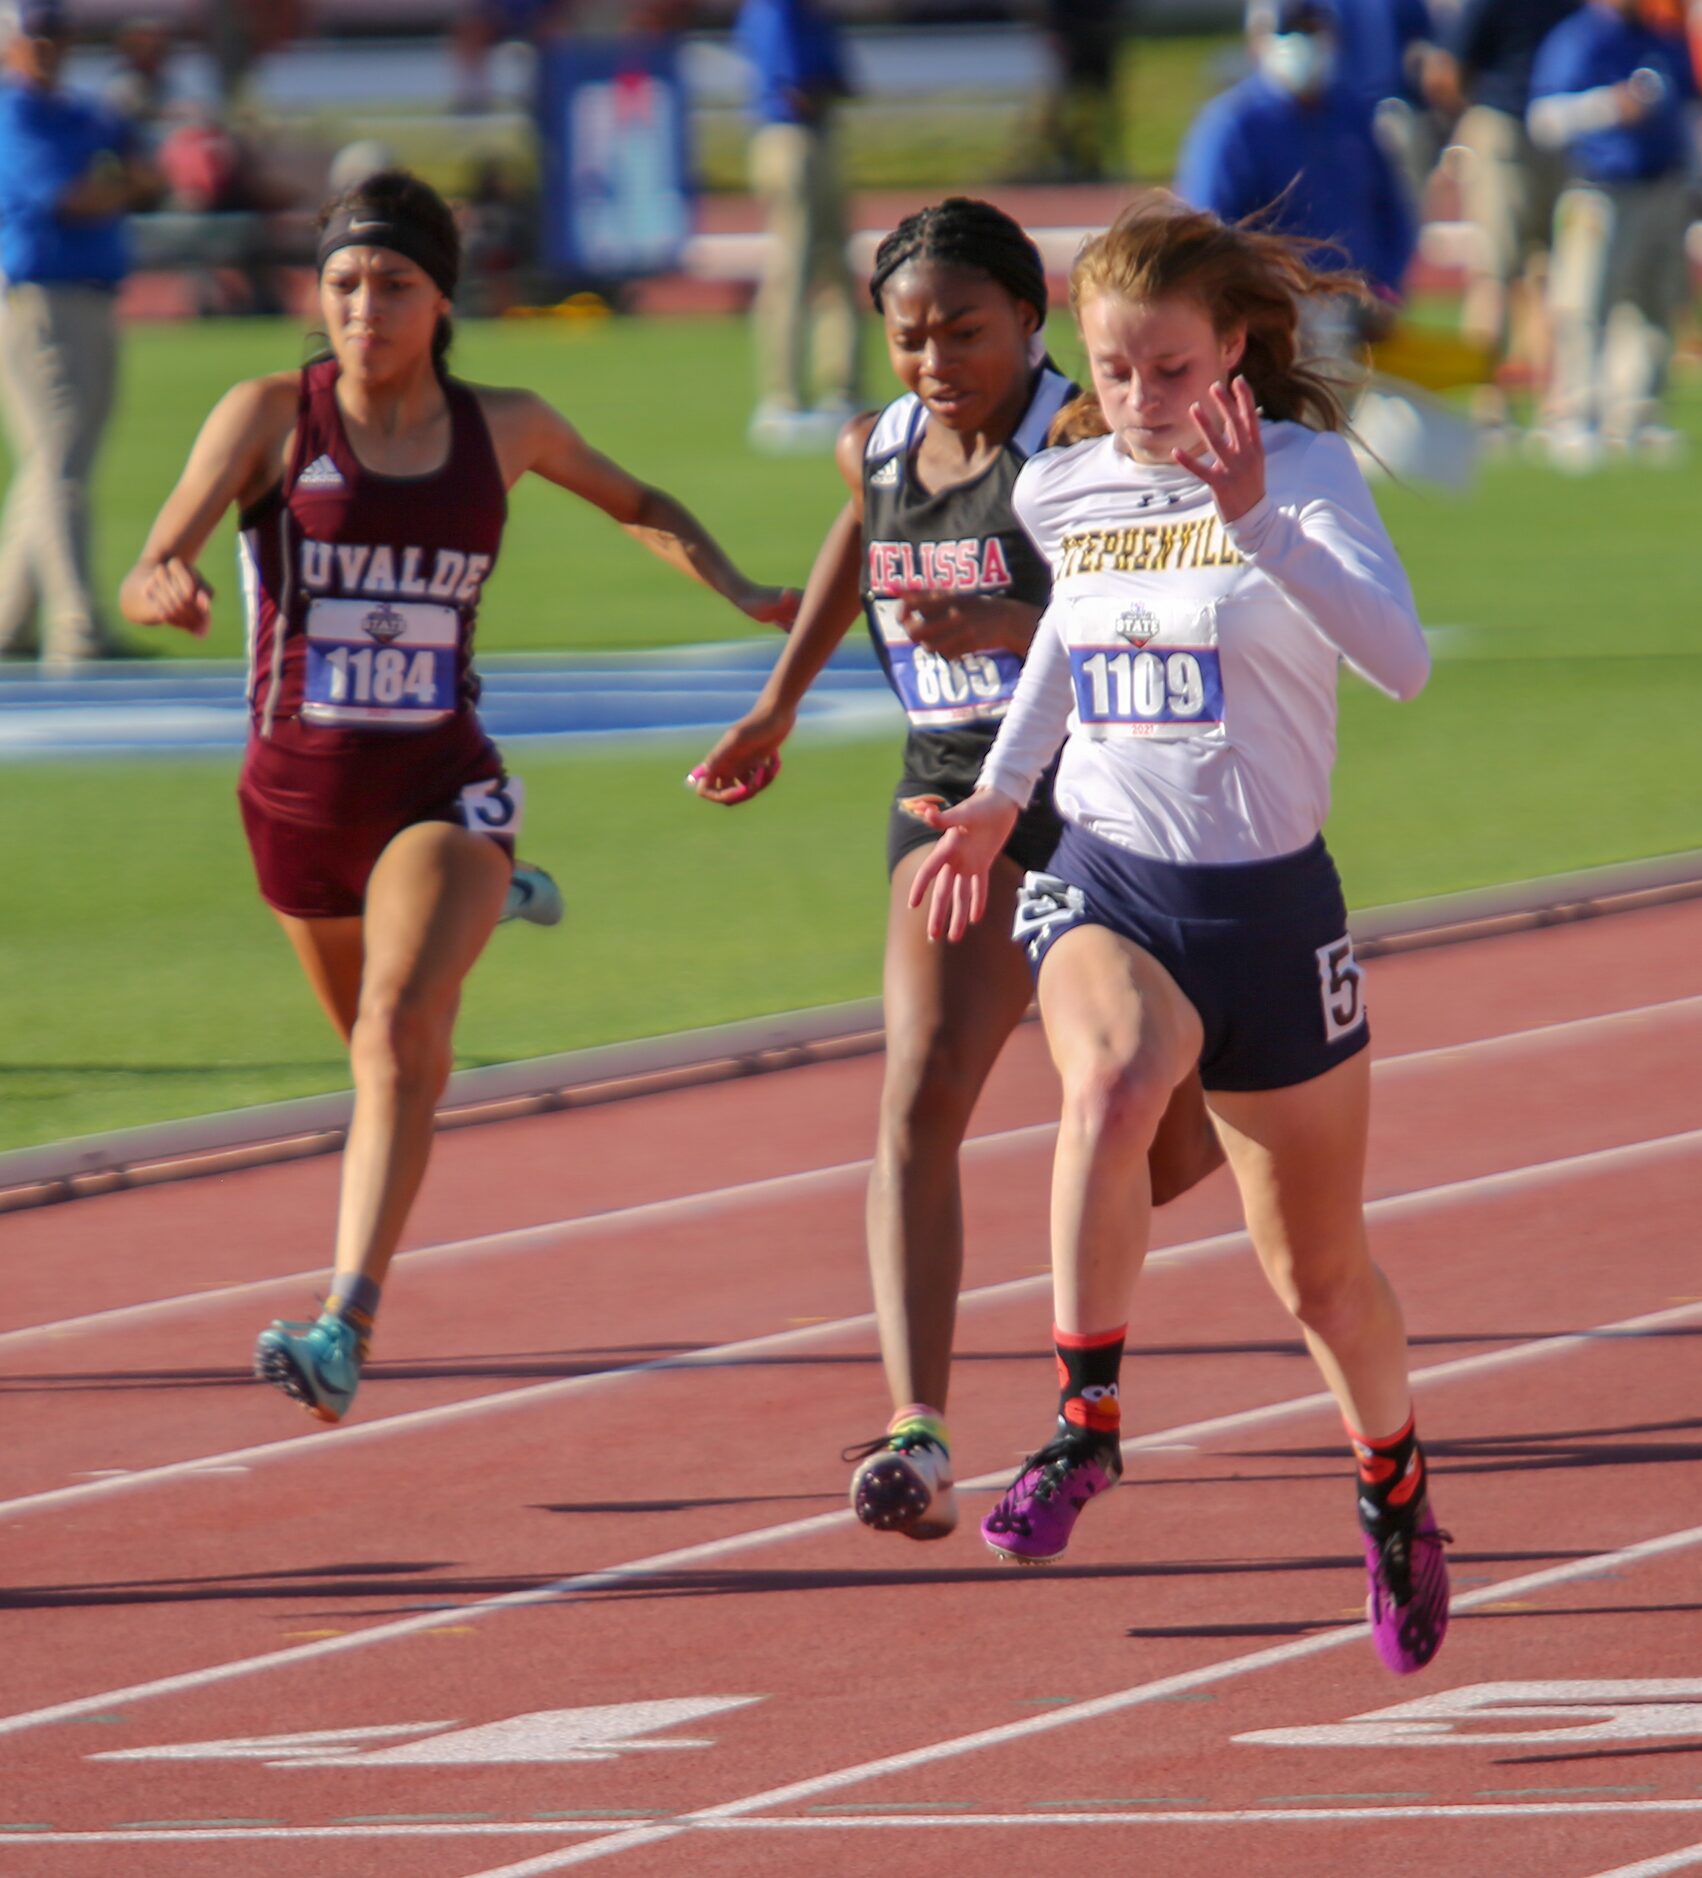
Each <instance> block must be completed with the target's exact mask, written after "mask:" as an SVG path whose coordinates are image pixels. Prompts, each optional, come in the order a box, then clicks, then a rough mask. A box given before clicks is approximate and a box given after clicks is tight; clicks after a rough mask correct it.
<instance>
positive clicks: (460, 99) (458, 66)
mask: <svg viewBox="0 0 1702 1878" xmlns="http://www.w3.org/2000/svg"><path fill="white" fill-rule="evenodd" d="M568 12H569V4H568V0H463V4H462V5H461V6H460V7H459V8H457V10H456V13H455V23H454V26H453V28H452V37H453V43H454V48H455V109H456V110H457V111H461V112H466V113H475V112H479V111H486V110H489V108H490V101H491V100H490V84H489V79H488V76H487V66H488V62H489V59H490V55H491V52H492V50H493V48H495V47H496V46H499V45H501V44H502V43H503V41H504V40H508V39H524V40H533V39H536V38H538V37H539V36H540V35H541V34H544V33H548V32H553V31H554V30H555V28H556V27H558V26H559V25H561V24H562V23H563V22H564V21H565V19H566V18H567V15H568Z"/></svg>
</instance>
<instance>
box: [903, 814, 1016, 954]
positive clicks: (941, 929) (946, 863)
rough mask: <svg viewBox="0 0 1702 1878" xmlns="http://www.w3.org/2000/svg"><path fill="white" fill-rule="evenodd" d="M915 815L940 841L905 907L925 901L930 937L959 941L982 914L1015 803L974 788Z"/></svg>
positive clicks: (921, 869) (1012, 821)
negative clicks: (949, 804)
mask: <svg viewBox="0 0 1702 1878" xmlns="http://www.w3.org/2000/svg"><path fill="white" fill-rule="evenodd" d="M917 812H918V813H919V814H920V815H921V817H922V819H923V820H924V821H925V822H926V823H927V824H928V826H929V827H930V828H937V829H939V831H940V834H941V839H940V840H938V841H936V842H935V843H934V845H933V847H932V848H931V849H930V850H929V852H928V856H927V859H926V860H924V861H923V863H922V865H921V866H920V867H919V868H918V869H917V870H916V878H915V879H914V880H913V881H911V883H910V904H911V905H912V906H914V907H920V906H921V904H922V902H923V901H924V900H925V899H926V900H928V937H929V938H930V939H961V938H962V937H963V935H964V934H965V933H966V932H968V930H969V929H970V927H971V926H973V925H974V924H975V922H976V921H977V920H978V919H979V918H980V917H981V915H982V914H983V913H985V912H986V910H987V875H988V873H989V871H990V870H991V868H992V865H993V863H994V861H995V860H996V859H997V858H998V855H999V850H1000V849H1001V848H1002V847H1003V846H1004V845H1005V843H1006V842H1007V841H1008V840H1009V839H1010V833H1011V830H1012V829H1013V828H1014V827H1015V826H1016V818H1017V805H1016V804H1015V803H1014V802H1013V801H1012V800H1011V799H1010V797H1009V796H1002V795H1000V794H998V792H997V791H996V790H992V789H977V790H976V792H975V793H974V795H972V796H971V797H969V799H968V800H967V801H965V802H960V803H959V804H958V805H957V807H956V808H954V809H937V808H935V807H934V806H933V805H932V804H931V803H926V802H924V803H920V804H918V805H917ZM930 888H931V889H932V898H931V899H930V898H929V889H930Z"/></svg>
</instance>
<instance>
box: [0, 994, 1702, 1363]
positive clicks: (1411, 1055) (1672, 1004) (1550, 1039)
mask: <svg viewBox="0 0 1702 1878" xmlns="http://www.w3.org/2000/svg"><path fill="white" fill-rule="evenodd" d="M1697 1015H1702V995H1698V996H1695V997H1686V998H1667V999H1664V1000H1662V1001H1661V1002H1660V1003H1657V1004H1642V1005H1636V1006H1634V1007H1632V1008H1630V1009H1627V1010H1623V1011H1606V1012H1603V1013H1601V1014H1600V1015H1598V1016H1594V1017H1573V1018H1565V1019H1562V1020H1561V1021H1559V1022H1556V1023H1552V1024H1537V1025H1533V1026H1532V1027H1531V1028H1529V1029H1527V1030H1510V1031H1505V1032H1502V1033H1501V1034H1499V1035H1497V1036H1493V1037H1477V1038H1474V1039H1472V1040H1470V1041H1469V1042H1466V1043H1446V1044H1438V1045H1436V1046H1434V1047H1430V1048H1426V1049H1423V1050H1409V1051H1406V1052H1404V1053H1403V1054H1401V1055H1398V1056H1387V1057H1379V1058H1378V1059H1377V1061H1376V1062H1375V1063H1374V1064H1373V1065H1372V1072H1373V1074H1374V1075H1376V1076H1379V1077H1382V1078H1384V1079H1385V1080H1386V1079H1387V1078H1388V1077H1390V1076H1395V1077H1399V1076H1402V1075H1404V1074H1406V1073H1408V1072H1410V1071H1411V1070H1413V1069H1417V1068H1421V1067H1423V1066H1424V1065H1426V1064H1435V1063H1438V1062H1441V1061H1442V1060H1444V1059H1459V1060H1463V1061H1467V1062H1469V1061H1470V1060H1471V1059H1473V1058H1474V1057H1475V1056H1477V1055H1479V1054H1480V1053H1483V1052H1488V1051H1495V1052H1499V1051H1515V1052H1516V1051H1518V1050H1521V1049H1525V1048H1529V1047H1531V1046H1538V1047H1541V1046H1545V1045H1547V1044H1549V1043H1554V1042H1568V1043H1573V1042H1578V1041H1580V1040H1585V1039H1587V1037H1588V1036H1590V1035H1594V1034H1596V1033H1598V1032H1609V1031H1613V1030H1617V1029H1619V1028H1620V1027H1622V1026H1625V1025H1640V1024H1649V1023H1668V1022H1671V1021H1672V1020H1673V1019H1675V1018H1684V1017H1689V1016H1697ZM1056 1131H1057V1124H1056V1123H1055V1122H1035V1123H1032V1124H1030V1125H1029V1126H1028V1127H1026V1128H1010V1129H1003V1130H1001V1131H999V1132H997V1133H994V1134H986V1135H972V1136H970V1138H969V1139H968V1141H966V1142H965V1144H964V1147H965V1150H966V1151H967V1152H971V1153H973V1152H977V1151H981V1152H985V1151H987V1150H989V1149H991V1150H993V1151H999V1150H1002V1149H1005V1148H1008V1147H1010V1146H1013V1145H1016V1144H1019V1143H1021V1142H1024V1141H1030V1140H1032V1141H1041V1140H1049V1139H1050V1138H1051V1137H1052V1135H1053V1134H1055V1133H1056ZM869 1165H870V1163H869V1162H868V1161H867V1160H866V1159H865V1160H859V1161H840V1162H837V1163H835V1164H833V1165H831V1166H828V1167H817V1168H807V1169H803V1170H800V1171H799V1172H796V1173H789V1174H771V1175H768V1176H766V1177H765V1178H762V1179H758V1180H747V1181H739V1182H735V1183H734V1184H732V1185H730V1186H726V1187H710V1188H706V1189H704V1190H702V1191H701V1192H697V1193H684V1194H678V1195H676V1196H674V1197H673V1198H671V1199H667V1200H644V1201H640V1202H637V1203H635V1204H634V1205H631V1206H617V1207H610V1208H608V1209H607V1210H606V1211H604V1212H599V1213H583V1214H576V1215H573V1216H570V1217H568V1218H566V1219H559V1220H546V1221H544V1222H543V1223H542V1224H540V1225H536V1226H516V1227H512V1228H510V1229H509V1230H508V1231H506V1232H493V1233H481V1234H478V1235H476V1236H474V1237H472V1238H469V1239H446V1240H444V1241H442V1242H441V1243H440V1244H437V1245H425V1246H416V1247H414V1248H413V1250H411V1251H407V1252H399V1253H397V1255H396V1257H395V1259H394V1260H393V1261H392V1269H394V1268H395V1266H397V1265H406V1264H410V1263H412V1262H414V1261H416V1260H422V1259H440V1258H454V1257H460V1256H464V1255H474V1256H477V1257H480V1258H485V1257H488V1256H490V1255H491V1254H493V1253H497V1254H500V1253H504V1252H526V1251H531V1250H533V1249H534V1248H536V1247H539V1246H546V1245H553V1244H555V1243H557V1242H559V1241H561V1240H564V1239H574V1238H580V1237H584V1236H585V1235H587V1234H595V1233H602V1232H621V1231H633V1230H644V1229H647V1228H649V1227H653V1226H658V1225H665V1224H667V1223H668V1222H669V1221H671V1220H675V1219H679V1218H690V1217H692V1216H694V1215H699V1214H702V1215H706V1216H710V1217H713V1216H714V1215H715V1214H716V1213H718V1212H721V1211H723V1210H725V1209H726V1208H728V1207H738V1206H743V1205H747V1204H750V1203H753V1202H755V1203H760V1202H762V1201H765V1200H770V1199H775V1198H781V1197H786V1196H789V1195H791V1194H793V1193H796V1192H800V1191H807V1190H808V1189H809V1188H810V1187H811V1186H813V1185H815V1184H816V1183H818V1182H825V1183H828V1184H830V1185H831V1184H833V1183H836V1182H839V1181H842V1180H850V1179H853V1178H861V1177H863V1176H865V1175H867V1173H868V1171H869ZM324 1279H325V1268H324V1267H323V1266H315V1267H314V1268H313V1269H312V1270H309V1271H300V1272H284V1273H281V1274H279V1275H278V1276H277V1277H274V1278H255V1279H250V1280H247V1281H245V1282H243V1283H239V1284H231V1285H213V1286H210V1287H209V1288H208V1289H206V1290H204V1291H186V1292H180V1293H178V1294H176V1295H174V1296H172V1297H168V1298H153V1299H150V1300H148V1301H146V1302H144V1303H140V1304H120V1305H114V1306H113V1307H112V1308H110V1309H108V1310H104V1311H88V1312H85V1313H84V1314H83V1315H82V1316H80V1317H59V1318H54V1319H51V1320H50V1321H48V1322H45V1323H40V1324H25V1325H23V1326H22V1327H20V1328H18V1329H15V1330H6V1331H0V1350H5V1349H8V1348H10V1347H11V1346H12V1345H13V1344H16V1343H22V1342H24V1341H26V1340H28V1339H33V1338H37V1337H64V1336H70V1335H73V1334H75V1333H77V1332H79V1331H84V1330H99V1329H105V1328H110V1327H115V1326H117V1325H120V1324H131V1323H136V1322H140V1321H143V1320H145V1319H147V1318H151V1317H155V1316H158V1315H161V1314H164V1313H169V1312H174V1311H183V1310H189V1309H193V1308H196V1307H199V1306H205V1305H207V1304H209V1303H222V1302H224V1301H226V1300H227V1299H231V1298H258V1297H262V1296H265V1295H266V1294H268V1293H270V1292H275V1291H285V1290H290V1289H300V1288H301V1287H302V1286H304V1285H308V1286H311V1285H313V1284H316V1283H320V1284H322V1283H323V1282H324Z"/></svg>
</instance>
